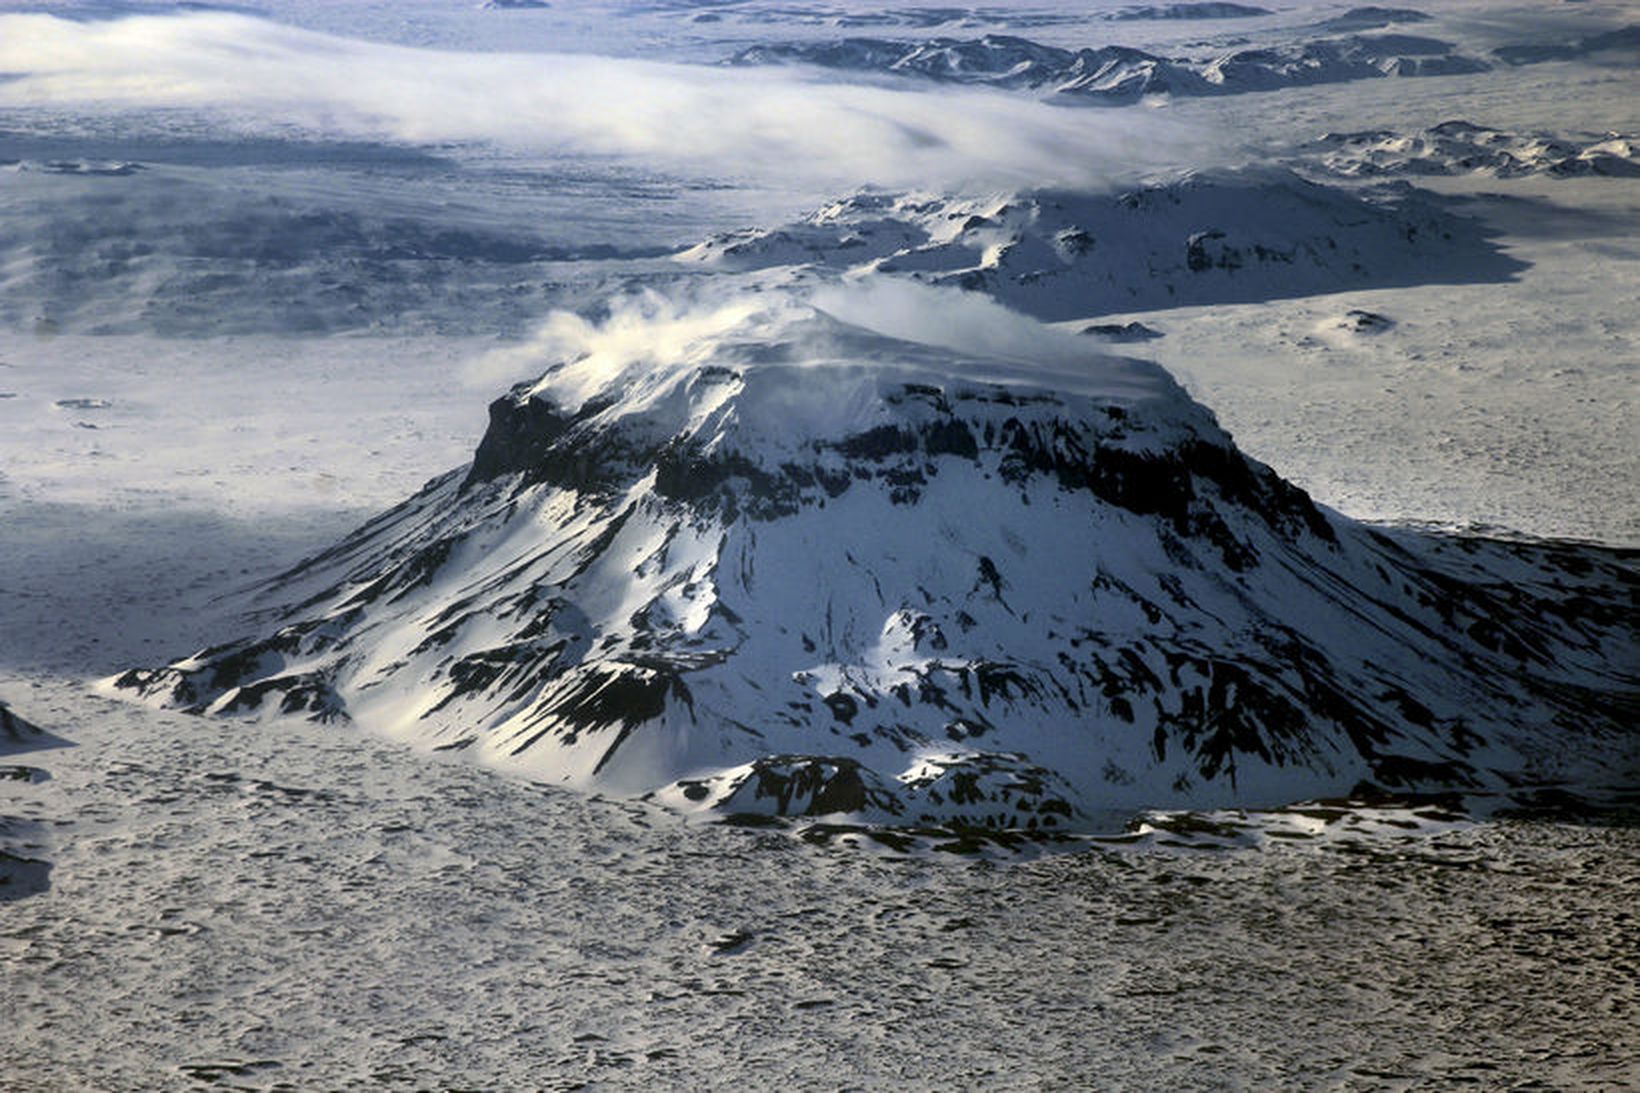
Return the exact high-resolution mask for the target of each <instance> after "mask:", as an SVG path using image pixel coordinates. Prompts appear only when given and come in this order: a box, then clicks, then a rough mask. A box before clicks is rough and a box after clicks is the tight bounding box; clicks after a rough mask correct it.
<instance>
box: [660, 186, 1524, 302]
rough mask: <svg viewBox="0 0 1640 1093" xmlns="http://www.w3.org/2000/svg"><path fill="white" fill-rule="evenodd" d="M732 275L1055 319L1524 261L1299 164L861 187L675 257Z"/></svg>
mask: <svg viewBox="0 0 1640 1093" xmlns="http://www.w3.org/2000/svg"><path fill="white" fill-rule="evenodd" d="M680 258H681V259H682V260H684V261H687V262H703V263H707V264H710V265H714V266H718V267H720V268H727V269H740V270H749V269H764V268H768V267H773V266H786V265H798V264H810V265H823V266H828V267H831V268H833V269H841V270H847V271H850V272H851V273H855V274H858V273H862V272H866V271H873V272H882V273H901V274H905V275H907V276H909V277H912V278H916V279H918V280H921V281H924V282H926V283H930V284H936V285H954V286H957V287H961V288H965V289H970V290H977V291H983V292H985V293H987V294H989V295H991V296H993V297H995V298H996V299H998V300H1001V301H1002V302H1004V303H1006V304H1007V305H1008V306H1010V307H1013V308H1016V309H1018V310H1021V311H1024V312H1027V313H1029V314H1031V315H1033V316H1036V317H1037V318H1041V319H1047V320H1050V321H1059V320H1065V319H1074V318H1084V317H1090V316H1095V315H1103V314H1112V313H1121V312H1127V311H1143V310H1150V309H1153V308H1162V307H1174V306H1189V305H1200V304H1210V303H1247V302H1253V301H1261V300H1268V299H1281V298H1287V297H1294V296H1308V295H1312V294H1314V293H1317V292H1324V291H1335V292H1336V291H1345V290H1350V289H1361V288H1368V287H1389V286H1393V285H1407V284H1430V283H1440V282H1450V283H1465V282H1474V281H1491V280H1504V279H1507V278H1508V277H1510V276H1512V275H1513V274H1515V273H1516V272H1518V271H1519V270H1520V269H1521V268H1523V267H1522V266H1521V265H1520V264H1519V263H1518V262H1515V261H1514V260H1512V259H1510V258H1507V257H1505V256H1504V255H1502V254H1500V253H1499V252H1498V251H1497V249H1496V248H1495V247H1494V246H1493V245H1492V244H1491V243H1490V241H1488V240H1487V239H1486V238H1485V237H1484V235H1483V234H1482V231H1481V229H1480V228H1479V227H1478V226H1477V225H1476V224H1475V222H1473V221H1471V220H1467V219H1465V218H1463V217H1460V216H1456V215H1454V214H1453V213H1451V212H1449V211H1448V210H1447V208H1446V207H1445V205H1444V204H1443V202H1442V199H1440V198H1438V197H1436V196H1435V195H1431V194H1426V193H1422V192H1419V191H1415V190H1413V189H1411V188H1410V187H1408V186H1406V185H1405V184H1402V183H1392V184H1388V185H1387V188H1386V189H1385V190H1384V191H1383V192H1381V193H1376V194H1363V193H1361V192H1359V191H1351V190H1345V189H1342V188H1339V187H1332V186H1322V185H1317V184H1315V183H1312V182H1308V181H1305V180H1304V179H1302V178H1300V177H1298V176H1297V175H1295V174H1293V173H1291V172H1289V171H1281V170H1265V169H1260V170H1244V171H1218V172H1203V173H1196V174H1191V175H1188V176H1186V177H1184V178H1181V179H1175V180H1172V181H1169V182H1163V183H1155V184H1151V185H1146V186H1141V187H1137V188H1134V189H1131V190H1127V191H1125V192H1119V193H1105V194H1097V193H1079V192H1064V191H1056V190H1033V191H1025V192H1021V193H1016V194H1012V195H1008V196H1005V197H999V198H992V199H987V200H970V199H950V198H944V197H939V196H936V195H932V194H926V193H921V194H920V193H909V194H905V193H876V192H868V193H860V194H856V195H854V196H853V197H850V198H846V199H844V200H842V201H837V202H833V203H831V204H829V205H826V206H824V207H822V208H820V209H818V210H816V211H815V212H814V213H812V214H810V215H809V216H807V217H805V218H803V219H802V220H800V221H798V222H797V223H794V224H789V225H787V226H785V227H781V228H776V229H772V230H771V229H755V230H751V231H744V232H736V233H730V234H725V235H721V236H718V237H715V238H713V239H711V240H708V241H707V242H705V243H702V244H700V245H699V246H696V247H693V248H691V249H689V250H687V251H685V252H683V253H682V255H680Z"/></svg>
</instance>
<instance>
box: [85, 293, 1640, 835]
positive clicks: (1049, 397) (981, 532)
mask: <svg viewBox="0 0 1640 1093" xmlns="http://www.w3.org/2000/svg"><path fill="white" fill-rule="evenodd" d="M656 307H658V305H652V310H651V312H650V313H649V314H647V315H644V314H633V313H617V314H616V315H614V316H613V317H612V318H611V319H610V320H609V322H608V323H607V324H606V325H604V326H602V327H598V328H592V327H588V326H586V325H585V324H582V323H579V322H578V321H573V320H570V319H567V318H566V319H561V320H560V322H559V330H558V331H557V334H558V343H559V346H560V349H561V350H562V351H564V352H565V356H564V358H563V360H562V362H561V363H558V364H555V365H553V366H552V367H550V368H549V369H548V370H547V372H546V373H545V374H544V375H543V376H542V378H541V379H540V380H539V381H537V382H535V383H533V384H524V385H521V386H519V387H518V388H515V389H514V390H513V392H512V393H511V394H509V395H508V396H507V397H505V398H503V399H501V400H499V401H498V402H496V403H495V404H494V405H493V406H492V407H491V424H490V429H489V432H488V433H487V434H486V436H485V439H484V441H483V443H482V444H481V445H480V446H479V449H478V451H477V453H476V455H475V458H474V460H473V462H472V464H471V465H470V466H468V467H466V468H463V469H461V470H459V471H456V472H452V473H451V474H449V475H447V476H445V477H443V478H442V479H440V480H437V481H435V482H434V483H432V484H430V485H429V487H428V488H427V489H426V490H424V491H423V492H422V493H420V494H418V495H417V496H416V497H414V498H412V499H411V500H410V501H408V502H406V503H405V504H404V505H402V506H400V507H399V508H398V509H395V510H393V511H392V512H390V513H387V514H385V515H383V516H382V517H379V518H378V519H377V520H375V521H373V522H372V523H370V524H368V525H366V526H365V527H364V528H363V529H361V530H360V531H359V532H358V533H356V534H355V535H354V536H352V537H351V538H349V539H348V540H347V541H345V542H344V543H342V544H340V545H339V546H338V547H336V548H335V549H334V550H332V551H329V552H327V553H326V554H323V555H320V556H318V557H316V558H314V559H312V560H311V561H310V562H308V563H306V564H304V565H302V566H299V567H298V568H297V569H295V570H292V571H291V572H290V573H287V574H286V575H285V576H284V577H282V578H281V579H280V581H279V582H277V585H276V587H275V589H274V590H273V593H274V594H276V595H277V596H278V597H280V598H283V599H284V600H286V601H287V602H288V603H289V604H290V606H287V607H285V608H284V609H282V610H281V611H280V612H279V613H278V615H277V618H276V620H275V622H274V623H273V624H271V625H272V626H273V633H272V634H271V635H270V636H267V637H263V638H258V639H252V640H246V641H242V642H235V643H231V644H229V645H226V646H221V647H218V648H213V649H209V650H205V651H203V652H201V653H199V654H197V655H195V656H193V657H190V658H187V659H185V660H182V661H178V662H176V663H174V664H172V665H170V666H168V667H165V668H161V669H155V670H133V671H131V672H128V673H126V674H125V675H123V676H121V677H119V678H118V679H117V680H115V681H113V686H114V687H116V688H117V689H119V690H122V691H126V692H129V693H133V694H135V695H138V696H140V697H143V698H145V699H148V700H150V701H154V702H159V703H162V704H165V705H170V706H175V707H179V708H184V709H188V710H192V711H194V712H200V713H210V714H218V715H236V714H240V715H242V714H251V713H260V714H271V713H287V714H305V715H308V716H312V717H317V718H320V719H331V718H352V719H354V720H357V721H359V722H360V723H362V724H364V725H366V726H369V727H372V728H377V729H380V730H383V731H387V732H390V733H394V734H397V735H401V736H405V737H408V738H411V739H414V740H417V741H420V742H423V743H425V744H428V745H431V746H434V747H437V748H457V749H460V748H471V749H473V750H474V751H475V753H476V754H478V755H480V756H481V757H482V758H484V759H485V760H487V761H491V762H496V763H501V764H505V765H508V766H510V767H515V768H517V769H520V770H522V771H525V772H528V773H530V774H531V775H533V776H536V777H539V778H542V779H545V780H549V781H556V782H564V783H569V784H573V785H577V786H581V787H586V788H598V789H604V790H609V791H613V792H618V793H624V794H653V795H656V796H658V797H659V798H660V799H662V800H664V801H667V802H669V803H672V804H675V805H678V806H680V807H685V808H689V807H711V808H717V809H722V810H725V811H730V812H779V813H807V814H829V813H846V814H849V815H851V816H853V817H855V818H858V819H865V820H873V821H892V822H898V823H930V822H935V823H938V822H946V823H952V822H955V823H965V824H983V825H987V826H991V827H999V828H1025V829H1033V828H1064V827H1075V826H1078V825H1082V826H1085V825H1088V824H1089V823H1092V822H1094V821H1093V818H1094V817H1096V816H1097V815H1098V814H1099V813H1100V812H1102V811H1104V810H1106V809H1115V810H1131V809H1133V808H1136V807H1142V806H1146V805H1151V806H1154V805H1157V804H1175V805H1191V806H1213V805H1220V804H1230V803H1243V804H1245V803H1265V804H1270V803H1279V802H1283V801H1290V800H1294V799H1298V798H1301V797H1306V796H1312V795H1315V794H1321V793H1329V792H1340V791H1345V790H1348V789H1349V788H1350V787H1352V786H1354V785H1356V784H1357V783H1358V782H1361V781H1363V780H1368V781H1374V782H1378V783H1384V784H1389V785H1394V786H1403V787H1428V786H1469V787H1484V786H1496V785H1500V784H1507V783H1509V782H1510V781H1512V780H1519V779H1527V780H1530V779H1532V778H1541V777H1546V776H1550V775H1557V776H1558V775H1559V774H1561V773H1564V770H1563V769H1561V768H1560V767H1559V766H1558V765H1557V764H1559V763H1560V762H1562V761H1565V760H1568V759H1572V760H1574V761H1576V760H1578V759H1580V758H1587V757H1590V756H1598V755H1601V754H1604V752H1603V749H1606V748H1614V747H1615V748H1621V747H1623V746H1624V742H1625V741H1626V740H1627V733H1628V732H1629V722H1628V718H1629V717H1630V716H1631V715H1632V698H1633V692H1634V690H1635V686H1636V681H1635V680H1634V678H1633V677H1632V676H1631V675H1630V674H1628V673H1629V672H1630V670H1631V669H1630V668H1629V667H1627V665H1630V664H1632V657H1633V655H1634V642H1635V637H1634V634H1633V632H1632V614H1631V613H1630V612H1631V610H1632V606H1633V604H1632V600H1633V594H1634V593H1633V584H1634V576H1633V573H1632V571H1631V570H1630V568H1629V567H1628V564H1627V563H1626V562H1625V561H1624V560H1623V559H1622V558H1621V557H1619V556H1617V555H1613V554H1609V553H1606V552H1601V551H1599V550H1594V549H1590V548H1573V547H1555V546H1530V545H1524V544H1509V543H1497V542H1481V541H1465V540H1445V539H1440V538H1432V537H1419V536H1414V535H1409V534H1397V535H1391V534H1387V533H1382V532H1376V531H1373V530H1371V529H1368V528H1364V527H1361V526H1359V525H1355V524H1352V523H1350V522H1349V521H1347V520H1344V519H1342V518H1339V517H1336V516H1332V515H1329V514H1326V513H1324V512H1322V511H1321V510H1319V509H1317V508H1316V507H1315V506H1314V505H1313V504H1312V503H1311V502H1310V500H1309V499H1308V498H1307V497H1306V496H1305V495H1304V494H1303V493H1301V492H1300V491H1298V490H1297V489H1295V488H1293V487H1291V486H1289V485H1287V484H1286V483H1285V482H1283V481H1282V480H1281V479H1279V478H1278V477H1277V476H1276V475H1274V474H1273V473H1272V472H1270V471H1269V470H1268V469H1267V468H1265V467H1262V466H1260V465H1258V464H1254V463H1251V462H1249V461H1248V460H1246V459H1245V458H1244V457H1242V456H1241V455H1240V454H1239V453H1238V452H1237V451H1236V450H1235V448H1234V447H1233V445H1232V444H1231V442H1230V440H1229V438H1228V437H1227V436H1226V435H1225V434H1224V433H1222V432H1221V431H1220V430H1219V429H1218V428H1217V426H1216V425H1215V424H1214V422H1213V420H1212V418H1211V416H1210V415H1208V414H1207V413H1206V412H1205V411H1203V410H1202V409H1201V408H1200V407H1198V406H1196V405H1195V404H1194V403H1192V402H1190V401H1189V400H1188V399H1187V398H1185V397H1184V396H1183V394H1182V392H1180V391H1179V390H1178V388H1177V387H1176V386H1174V384H1173V383H1172V381H1171V380H1170V379H1168V378H1167V377H1166V375H1165V374H1164V373H1162V372H1161V371H1160V370H1159V369H1157V368H1155V367H1154V366H1151V365H1147V364H1143V363H1140V362H1134V361H1127V360H1122V359H1116V358H1098V357H1094V356H1092V355H1091V354H1089V353H1088V352H1087V350H1086V348H1085V347H1086V345H1087V343H1086V341H1084V340H1079V339H1076V338H1074V337H1070V336H1065V337H1055V336H1053V335H1052V334H1051V333H1050V332H1047V331H1045V330H1042V329H1040V328H1037V327H1035V326H1034V325H1032V324H1029V323H1028V322H1026V321H1025V320H1022V319H1020V318H1018V317H1015V316H1012V315H1010V314H1009V313H1007V312H1005V311H1003V310H1002V309H1000V308H998V307H996V306H995V305H993V304H989V303H982V302H979V301H978V300H977V299H976V298H973V297H967V298H964V297H962V296H961V294H958V293H954V292H951V291H949V290H946V291H930V290H926V289H915V288H913V287H912V286H908V285H903V284H900V283H893V282H891V283H886V284H876V285H871V286H869V287H867V288H864V289H853V290H838V289H821V290H818V292H817V294H816V297H815V301H814V302H783V303H781V302H776V303H770V302H768V298H754V302H751V303H746V302H736V303H731V304H728V305H724V306H721V307H718V308H716V309H706V310H702V311H689V312H684V313H681V314H680V313H672V312H667V311H665V310H664V309H659V310H654V308H656ZM936 330H939V331H941V332H939V333H934V331H936ZM912 337H915V338H918V339H920V340H915V341H914V340H908V339H909V338H912ZM953 345H963V346H969V347H972V348H969V349H966V350H960V349H956V348H952V346H953Z"/></svg>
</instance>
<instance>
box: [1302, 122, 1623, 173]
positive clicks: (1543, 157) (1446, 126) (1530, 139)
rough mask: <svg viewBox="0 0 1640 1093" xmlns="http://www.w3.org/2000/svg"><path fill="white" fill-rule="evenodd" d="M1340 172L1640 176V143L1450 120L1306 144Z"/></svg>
mask: <svg viewBox="0 0 1640 1093" xmlns="http://www.w3.org/2000/svg"><path fill="white" fill-rule="evenodd" d="M1304 151H1305V152H1307V153H1309V154H1310V155H1311V156H1314V157H1316V158H1318V159H1319V160H1320V162H1321V164H1322V166H1323V167H1325V168H1326V170H1328V171H1331V172H1333V173H1334V174H1339V175H1345V176H1355V177H1371V176H1378V175H1458V174H1482V175H1490V176H1492V177H1495V178H1516V177H1519V176H1522V175H1538V174H1544V175H1551V176H1553V177H1556V178H1569V177H1578V176H1583V175H1614V176H1620V177H1626V178H1635V177H1640V141H1637V140H1636V139H1635V138H1634V137H1632V136H1628V135H1625V134H1622V133H1606V134H1604V135H1602V136H1599V137H1596V138H1594V139H1569V138H1565V137H1557V136H1553V135H1551V134H1547V133H1511V132H1506V131H1504V130H1501V129H1493V128H1490V127H1488V126H1485V125H1476V124H1475V123H1473V122H1468V121H1462V120H1457V121H1446V122H1442V123H1441V124H1439V125H1434V126H1431V127H1430V128H1428V129H1423V130H1418V131H1414V132H1411V133H1402V132H1395V131H1393V130H1388V129H1369V130H1362V131H1359V132H1350V133H1327V134H1325V135H1323V136H1322V137H1321V138H1320V139H1318V140H1316V141H1314V142H1313V143H1311V144H1309V145H1307V146H1305V148H1304Z"/></svg>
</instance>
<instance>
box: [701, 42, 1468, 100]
mask: <svg viewBox="0 0 1640 1093" xmlns="http://www.w3.org/2000/svg"><path fill="white" fill-rule="evenodd" d="M725 63H727V64H731V65H770V64H805V65H816V66H819V67H822V68H831V69H839V70H843V71H850V72H865V73H880V74H887V75H894V76H912V77H918V78H921V79H928V80H938V81H942V82H948V83H964V84H981V85H986V86H991V87H1002V88H1010V89H1027V90H1032V91H1036V92H1037V93H1038V94H1041V95H1043V96H1044V97H1048V98H1051V99H1053V100H1055V101H1061V102H1066V103H1083V104H1089V105H1097V106H1125V105H1128V104H1131V103H1135V102H1138V101H1139V100H1140V99H1143V98H1145V97H1147V96H1151V95H1180V96H1202V95H1237V94H1242V93H1245V92H1251V91H1274V90H1278V89H1280V88H1284V87H1302V86H1311V85H1315V84H1327V83H1342V82H1346V81H1350V80H1365V79H1377V78H1380V77H1384V76H1451V75H1461V74H1464V73H1472V72H1485V71H1487V70H1488V69H1489V68H1490V67H1491V66H1490V65H1489V64H1488V63H1487V62H1485V61H1483V60H1481V59H1479V58H1477V57H1471V56H1468V55H1467V54H1463V53H1460V52H1458V51H1457V47H1456V46H1454V45H1453V44H1452V43H1451V42H1445V41H1442V40H1440V39H1437V38H1427V37H1422V36H1419V35H1412V34H1402V33H1380V34H1346V35H1339V36H1333V37H1322V38H1313V39H1302V40H1298V41H1290V42H1276V43H1272V44H1270V45H1267V46H1262V47H1259V48H1256V49H1236V50H1230V51H1228V52H1223V51H1221V52H1219V53H1217V54H1214V55H1212V56H1209V57H1206V58H1204V59H1197V58H1192V57H1162V56H1158V55H1156V54H1153V53H1148V52H1146V51H1144V50H1141V49H1134V48H1131V47H1128V46H1104V47H1101V48H1098V49H1078V50H1069V49H1060V48H1058V47H1055V46H1048V45H1043V44H1041V43H1039V42H1034V41H1032V40H1031V39H1029V38H1022V37H1018V36H1015V35H1007V34H987V35H983V36H981V37H979V38H930V39H927V40H925V41H921V42H913V41H899V40H893V39H886V38H841V39H835V40H831V41H822V42H775V43H768V44H762V45H755V46H750V47H748V48H746V49H743V50H740V51H739V52H738V53H736V54H734V55H733V56H732V57H730V58H729V59H728V60H727V61H726V62H725Z"/></svg>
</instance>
